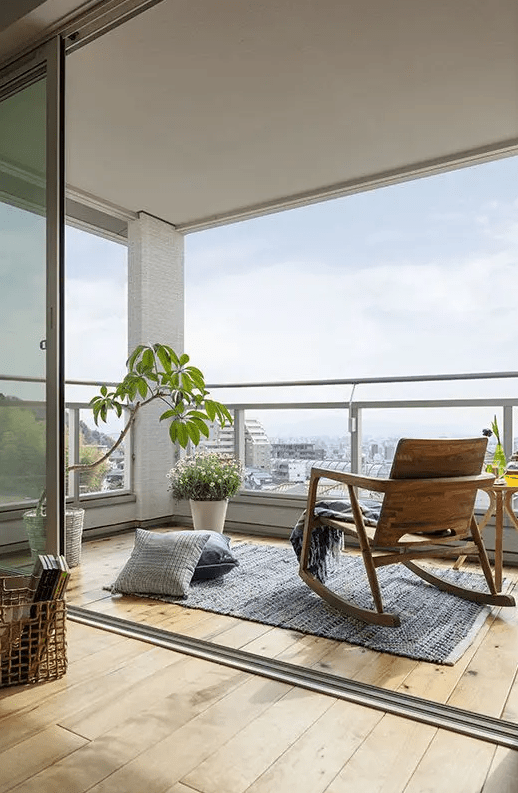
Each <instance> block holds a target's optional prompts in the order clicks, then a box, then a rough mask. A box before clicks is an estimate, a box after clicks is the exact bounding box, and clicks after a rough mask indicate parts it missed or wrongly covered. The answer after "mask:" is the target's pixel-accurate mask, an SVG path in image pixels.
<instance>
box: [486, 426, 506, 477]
mask: <svg viewBox="0 0 518 793" xmlns="http://www.w3.org/2000/svg"><path fill="white" fill-rule="evenodd" d="M482 435H485V436H486V438H490V437H491V436H492V435H494V436H495V438H496V446H495V451H494V452H493V462H492V463H488V464H487V465H486V471H489V472H490V473H493V474H495V476H497V477H498V478H500V477H502V476H503V475H504V471H505V468H506V465H507V460H506V457H505V452H504V447H503V444H502V441H501V438H500V430H499V428H498V421H497V418H496V416H495V417H494V418H493V421H492V422H491V429H484V430H482Z"/></svg>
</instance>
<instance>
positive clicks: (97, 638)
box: [0, 533, 518, 793]
mask: <svg viewBox="0 0 518 793" xmlns="http://www.w3.org/2000/svg"><path fill="white" fill-rule="evenodd" d="M242 539H243V538H240V537H237V536H235V537H234V540H233V541H234V542H238V541H240V540H242ZM246 540H247V541H250V538H246ZM253 541H254V542H259V540H258V539H256V538H254V539H253ZM269 542H272V540H269ZM279 542H280V541H279ZM132 544H133V534H132V533H129V534H127V535H119V536H118V537H116V538H112V539H106V540H105V539H103V540H98V541H95V542H90V543H86V544H85V545H84V547H83V560H82V564H81V566H80V567H79V568H76V569H74V571H73V579H72V585H71V588H70V597H69V601H70V602H71V603H74V604H77V605H83V606H87V607H88V608H92V609H96V610H100V611H101V610H102V611H105V612H109V613H111V614H117V615H119V616H122V617H124V618H131V619H134V620H138V621H139V622H148V623H149V624H153V625H157V626H160V627H162V628H166V629H171V630H173V631H176V632H181V633H185V634H186V635H189V636H195V637H199V638H204V639H209V640H214V641H215V642H217V643H219V644H224V645H226V646H229V647H239V648H242V649H246V650H248V651H250V652H254V653H256V654H259V655H263V656H267V657H277V658H282V659H283V660H286V661H289V662H291V663H294V664H301V665H307V666H314V667H315V668H320V669H324V670H327V671H330V672H332V673H334V674H343V675H345V676H347V677H350V678H355V679H358V680H362V681H365V682H369V683H373V684H375V685H381V686H385V687H388V688H391V689H394V690H402V691H405V692H407V693H412V694H416V695H418V696H424V697H427V698H429V699H433V700H436V701H442V702H449V703H451V704H453V705H456V706H458V707H463V708H468V709H472V710H475V711H479V712H484V713H487V714H490V715H494V716H503V717H504V718H506V719H508V720H511V721H517V720H518V685H517V683H516V672H517V660H518V653H517V649H518V628H517V622H518V618H517V615H516V613H515V612H516V609H508V610H507V611H506V612H505V611H504V612H503V613H502V614H498V613H495V614H494V615H493V617H492V618H491V619H490V620H489V621H488V624H487V625H486V626H485V629H484V630H483V631H482V632H481V634H480V635H479V637H478V639H477V641H476V642H475V644H474V645H473V646H472V647H471V648H470V649H469V651H468V653H466V655H465V656H464V658H463V659H462V660H461V661H460V662H458V663H457V664H456V665H455V666H454V667H439V666H435V665H434V664H426V663H418V662H415V661H410V660H409V659H403V658H401V659H400V658H396V657H393V656H388V655H383V654H380V653H375V652H371V651H368V650H365V649H362V648H356V647H351V646H348V645H344V644H343V643H338V642H333V641H328V640H325V639H320V638H316V637H311V636H301V635H299V634H296V633H294V632H291V631H283V630H280V629H275V628H269V627H268V626H264V625H259V624H257V623H252V622H247V621H240V620H237V619H235V618H232V617H224V616H220V615H214V614H208V613H206V612H202V611H199V610H192V609H186V608H184V607H181V606H177V605H175V604H164V603H158V602H156V601H149V600H142V599H137V598H111V597H110V596H109V595H108V593H107V592H106V591H103V590H102V586H103V585H104V584H108V583H110V582H111V581H112V580H113V578H114V575H115V574H116V573H117V572H118V570H119V569H120V568H121V567H122V565H123V564H124V562H125V560H126V559H127V557H128V556H129V552H130V550H131V547H132ZM68 641H69V671H68V673H67V675H66V676H65V677H64V678H63V679H61V680H58V681H54V682H51V683H46V684H42V685H39V686H31V687H14V688H8V689H3V690H1V691H0V793H2V792H3V791H7V790H16V791H19V792H20V793H36V792H37V793H54V791H56V793H57V791H59V793H62V792H63V791H66V793H84V792H85V791H96V793H97V792H98V793H101V791H102V792H103V793H107V792H108V791H113V792H114V793H115V791H116V792H117V793H155V791H156V792H157V793H158V791H160V792H161V793H189V792H190V793H193V791H198V793H245V791H247V792H249V793H261V792H263V793H270V792H271V793H274V792H275V793H277V791H282V792H283V793H284V791H287V793H289V792H290V791H292V790H293V791H295V790H296V791H297V793H305V792H306V791H307V792H308V793H321V792H322V793H323V792H324V791H326V793H346V792H348V791H351V793H352V791H354V793H363V792H364V793H374V791H383V793H387V792H388V791H391V792H392V793H400V792H401V793H403V792H404V793H425V791H428V792H429V793H432V791H433V793H442V791H444V793H446V791H447V792H448V793H511V791H512V793H516V790H517V789H518V785H517V782H516V780H517V779H518V752H514V751H511V750H508V749H504V748H502V747H496V746H494V745H493V744H489V743H484V742H481V741H476V740H473V739H470V738H467V737H464V736H459V735H456V734H454V733H452V732H449V731H445V730H439V729H436V728H434V727H430V726H428V725H422V724H418V723H416V722H413V721H411V720H409V719H402V718H400V717H396V716H392V715H389V714H384V713H382V712H380V711H375V710H371V709H368V708H365V707H361V706H358V705H354V704H351V703H347V702H344V701H341V700H338V699H334V698H333V697H330V696H324V695H322V694H316V693H313V692H308V691H305V690H301V689H298V688H296V687H293V686H289V685H287V684H284V683H280V682H277V681H273V680H268V679H266V678H261V677H258V676H253V675H250V674H247V673H244V672H240V671H237V670H233V669H230V668H228V667H223V666H219V665H217V664H214V663H211V662H208V661H204V660H200V659H195V658H190V657H186V656H182V655H181V654H179V653H175V652H171V651H169V650H165V649H162V648H157V647H153V646H151V645H149V644H146V643H143V642H140V641H136V640H133V639H127V638H124V637H120V636H117V635H115V634H112V633H108V632H106V631H101V630H97V629H94V628H90V627H86V626H83V625H79V624H77V623H73V622H69V624H68Z"/></svg>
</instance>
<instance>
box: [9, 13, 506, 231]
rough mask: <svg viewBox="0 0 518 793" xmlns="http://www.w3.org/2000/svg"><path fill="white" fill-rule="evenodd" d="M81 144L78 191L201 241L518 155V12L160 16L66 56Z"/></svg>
mask: <svg viewBox="0 0 518 793" xmlns="http://www.w3.org/2000/svg"><path fill="white" fill-rule="evenodd" d="M0 45H1V41H0ZM67 135H68V145H67V181H68V182H69V183H70V184H71V185H72V186H73V187H74V188H77V189H79V190H80V191H85V192H86V193H90V194H94V195H96V196H100V197H102V198H103V199H105V200H107V201H109V202H112V203H114V204H116V205H119V206H122V207H125V208H127V209H129V210H132V211H139V210H144V211H146V212H149V213H151V214H153V215H156V216H158V217H161V218H164V219H165V220H168V221H170V222H171V223H173V224H175V225H178V226H180V227H186V228H188V227H190V226H191V225H192V224H196V223H197V222H198V221H202V222H206V221H207V220H209V221H210V219H212V218H222V217H233V216H239V214H240V213H241V212H242V211H243V212H244V213H245V214H246V212H247V211H248V210H251V211H252V212H253V211H254V210H255V209H257V208H258V207H275V206H277V205H278V206H282V205H283V203H285V202H286V200H287V202H288V203H289V201H290V199H291V198H294V199H295V200H298V199H299V198H300V199H301V200H303V199H305V198H308V197H309V198H311V197H314V196H318V195H320V194H333V193H334V191H335V190H337V191H338V192H340V191H341V190H343V189H345V188H348V187H350V186H351V185H361V184H363V183H364V182H367V183H368V182H369V181H370V180H372V179H377V178H378V177H380V176H383V175H386V174H389V175H390V174H392V172H401V171H405V170H410V171H412V170H413V169H414V166H415V167H416V168H417V170H419V168H420V166H421V164H423V163H427V162H430V161H433V160H437V161H439V162H443V161H444V160H452V161H455V160H456V159H457V158H458V155H459V154H460V155H463V153H464V152H466V151H468V150H472V149H473V150H474V149H479V148H481V149H484V150H485V149H486V148H489V149H490V148H492V147H494V146H495V145H497V146H499V145H500V144H501V143H503V144H505V142H506V141H510V143H511V144H515V143H516V140H517V139H518V4H517V3H516V0H491V2H489V3H488V2H486V0H455V2H451V0H434V1H433V2H430V0H392V1H391V2H387V0H263V2H258V0H218V1H217V2H214V0H162V2H161V3H159V4H158V5H156V6H154V7H152V8H150V9H148V10H147V11H145V12H144V13H142V14H140V15H139V16H137V17H135V18H133V19H131V20H130V21H128V22H125V23H124V24H123V25H121V26H120V27H117V28H115V29H114V30H112V31H111V32H109V33H107V34H105V35H103V36H102V37H100V38H98V39H96V40H95V41H93V42H91V43H89V44H88V45H86V46H85V47H83V48H80V49H78V50H77V51H75V52H73V53H71V54H70V55H69V56H68V58H67Z"/></svg>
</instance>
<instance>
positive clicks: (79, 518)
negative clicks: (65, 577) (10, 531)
mask: <svg viewBox="0 0 518 793" xmlns="http://www.w3.org/2000/svg"><path fill="white" fill-rule="evenodd" d="M84 517H85V511H84V509H82V508H81V507H70V508H68V509H67V510H66V511H65V559H66V560H67V564H68V566H69V567H77V565H78V564H79V563H80V562H81V542H82V539H83V523H84ZM23 524H24V526H25V530H26V532H27V536H28V537H29V545H30V548H31V556H32V561H33V562H35V561H36V559H37V558H38V555H39V554H40V553H45V544H46V538H47V537H46V517H45V515H37V514H36V510H35V509H29V510H27V512H24V513H23Z"/></svg>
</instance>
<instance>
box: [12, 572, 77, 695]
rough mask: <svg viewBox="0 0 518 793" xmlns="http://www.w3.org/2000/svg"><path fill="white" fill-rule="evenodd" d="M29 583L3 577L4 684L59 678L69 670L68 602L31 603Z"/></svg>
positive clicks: (21, 578) (20, 578) (13, 684)
mask: <svg viewBox="0 0 518 793" xmlns="http://www.w3.org/2000/svg"><path fill="white" fill-rule="evenodd" d="M29 582H30V579H29V578H26V577H25V576H12V577H6V576H3V577H0V687H4V686H17V685H21V684H22V683H42V682H44V681H48V680H56V679H57V678H59V677H63V675H64V674H65V672H66V670H67V653H66V635H65V624H66V606H65V602H64V600H51V601H43V602H41V603H31V599H32V597H33V594H34V593H33V592H32V591H31V590H30V588H29Z"/></svg>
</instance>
